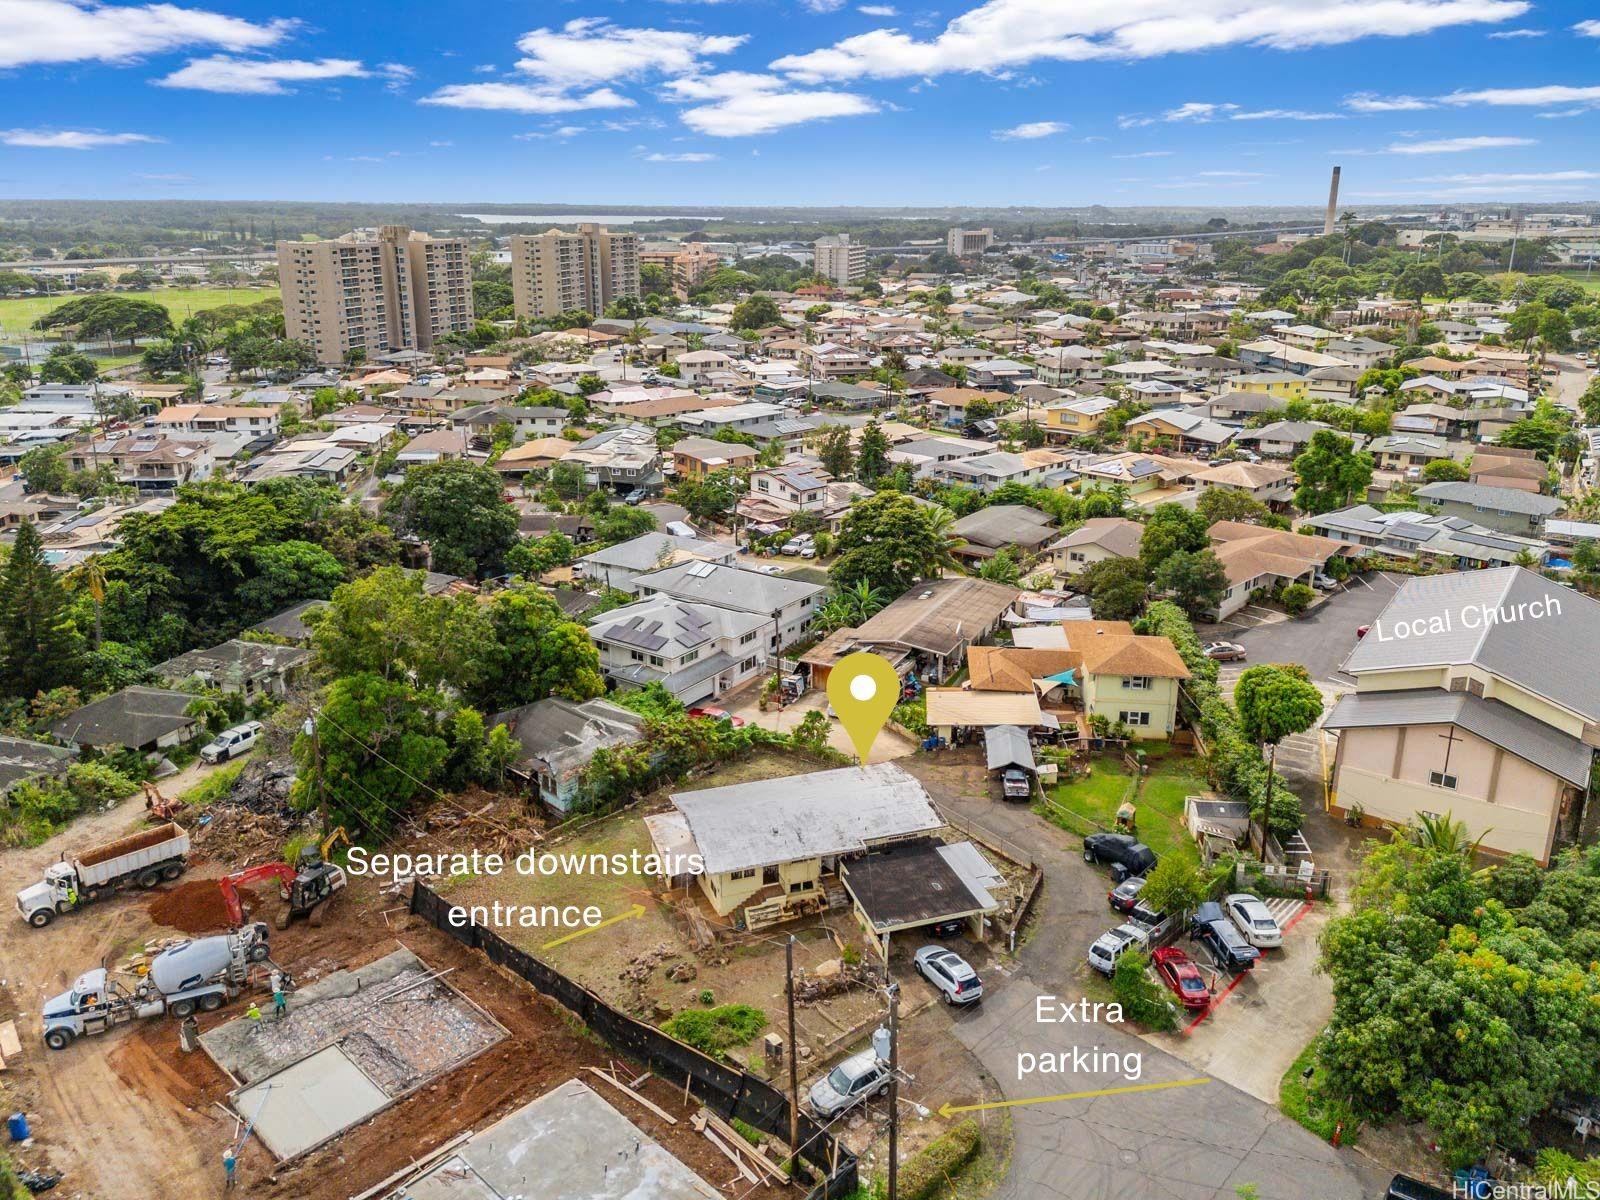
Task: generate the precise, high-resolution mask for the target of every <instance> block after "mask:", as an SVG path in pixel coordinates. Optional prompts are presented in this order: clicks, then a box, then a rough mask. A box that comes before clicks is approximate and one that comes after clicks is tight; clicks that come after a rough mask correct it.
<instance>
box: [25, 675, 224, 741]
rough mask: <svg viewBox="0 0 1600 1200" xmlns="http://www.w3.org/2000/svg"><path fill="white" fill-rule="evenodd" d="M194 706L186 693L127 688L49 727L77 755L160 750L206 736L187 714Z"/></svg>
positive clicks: (202, 729) (196, 722)
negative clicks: (191, 706) (77, 752)
mask: <svg viewBox="0 0 1600 1200" xmlns="http://www.w3.org/2000/svg"><path fill="white" fill-rule="evenodd" d="M193 703H194V696H192V695H191V694H190V693H188V692H173V691H167V690H165V689H163V688H150V687H125V688H123V689H122V690H121V691H120V692H112V693H111V695H109V696H103V697H101V698H100V699H99V700H96V701H94V703H92V704H85V705H84V706H83V707H82V708H79V709H74V710H73V711H72V712H70V713H68V714H67V715H66V716H64V717H62V718H60V719H59V720H56V721H53V722H51V725H50V734H51V736H52V737H54V738H55V739H56V740H57V741H59V742H62V743H65V744H66V745H69V746H76V747H77V748H78V749H80V750H87V749H91V748H92V749H95V750H105V751H110V750H120V749H127V750H140V751H145V752H149V751H154V750H164V749H166V748H167V747H169V746H177V745H180V744H182V743H183V742H186V741H188V740H189V739H190V738H192V737H196V736H198V735H199V734H200V733H201V732H203V731H204V728H205V727H204V726H203V725H202V724H201V723H200V720H199V718H197V717H191V716H189V715H188V714H187V713H186V711H185V710H186V709H188V707H189V705H191V704H193Z"/></svg>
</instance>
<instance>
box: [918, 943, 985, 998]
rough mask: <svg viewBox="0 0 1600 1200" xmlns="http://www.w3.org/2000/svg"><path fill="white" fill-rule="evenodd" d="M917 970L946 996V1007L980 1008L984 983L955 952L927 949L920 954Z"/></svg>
mask: <svg viewBox="0 0 1600 1200" xmlns="http://www.w3.org/2000/svg"><path fill="white" fill-rule="evenodd" d="M916 964H917V970H918V971H919V972H920V973H921V975H922V977H923V978H924V979H926V980H927V981H928V982H929V983H931V984H933V986H934V987H936V988H938V989H939V992H940V994H941V995H943V996H944V1002H945V1003H946V1004H976V1003H977V1002H978V1001H979V1000H982V999H983V980H981V979H979V978H978V973H977V972H976V971H974V970H973V969H972V968H971V967H969V966H968V965H967V962H966V960H965V959H964V958H962V957H961V956H960V955H959V954H957V953H956V952H955V951H954V950H947V949H945V947H943V946H924V947H923V948H922V949H921V950H918V951H917V954H916Z"/></svg>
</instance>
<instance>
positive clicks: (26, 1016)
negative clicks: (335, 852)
mask: <svg viewBox="0 0 1600 1200" xmlns="http://www.w3.org/2000/svg"><path fill="white" fill-rule="evenodd" d="M139 812H140V810H139V808H138V807H137V806H126V805H125V806H124V807H123V808H122V809H120V810H118V811H116V812H113V813H109V814H102V815H100V816H96V817H93V818H89V819H86V820H85V821H82V822H79V823H78V824H77V825H76V826H74V827H73V829H72V830H70V831H69V833H68V834H67V835H65V836H64V838H63V839H60V840H59V844H56V843H47V844H46V845H45V846H41V847H38V848H36V849H34V850H31V851H18V852H12V853H8V854H6V855H4V856H0V887H3V888H4V889H7V891H8V893H9V891H14V890H16V889H17V888H19V887H21V886H23V885H24V884H25V883H27V882H29V881H30V879H31V878H35V877H37V876H36V873H37V872H38V871H39V870H40V869H41V868H42V867H43V865H44V863H46V862H49V861H51V860H53V859H55V858H56V857H57V856H58V855H59V854H60V853H61V851H62V850H64V849H67V848H68V847H69V846H74V847H75V846H79V845H83V844H86V843H93V842H97V841H102V840H106V839H109V838H111V837H114V836H117V835H120V834H121V833H123V832H126V831H127V829H128V828H129V827H130V826H131V825H132V824H133V823H134V822H135V820H136V818H137V816H138V815H139ZM222 869H223V868H222V867H221V865H220V864H216V863H210V864H207V863H199V864H197V865H196V866H195V868H194V869H193V870H191V871H190V873H189V875H188V876H186V878H185V881H184V883H189V884H191V885H192V884H193V883H194V882H195V881H197V880H199V879H202V878H205V877H206V876H208V875H215V874H219V873H221V871H222ZM184 883H179V884H176V885H172V887H171V888H170V889H162V890H158V892H157V894H156V895H155V896H151V895H147V894H129V895H124V896H120V897H118V898H116V899H113V900H110V901H107V902H105V903H104V904H102V905H100V906H97V907H95V908H92V909H89V910H87V911H85V912H79V913H71V914H68V915H67V916H65V917H63V918H62V919H60V920H58V921H57V922H55V923H54V924H52V925H51V926H50V927H48V928H47V929H44V930H31V929H27V928H26V927H24V926H23V925H22V923H21V922H20V921H17V922H16V923H15V926H14V927H13V928H11V929H10V930H9V931H8V932H7V934H6V939H5V940H6V942H7V947H8V948H7V953H6V954H5V961H4V966H3V974H4V976H5V978H4V985H5V986H4V988H3V989H0V1017H12V1016H15V1017H16V1018H17V1023H18V1031H19V1033H20V1034H21V1035H22V1038H23V1045H24V1053H23V1056H22V1058H21V1059H20V1060H14V1061H13V1062H11V1063H10V1064H8V1066H10V1068H11V1069H9V1070H8V1071H7V1072H5V1073H4V1075H0V1106H3V1107H5V1109H6V1111H8V1112H9V1111H14V1110H16V1109H22V1110H24V1111H26V1112H28V1113H29V1115H30V1121H31V1123H32V1125H33V1128H34V1132H35V1135H36V1136H35V1141H34V1143H33V1144H32V1145H31V1146H30V1147H28V1148H26V1149H23V1150H21V1151H19V1152H18V1153H17V1154H16V1156H15V1157H16V1158H17V1159H18V1160H19V1161H20V1162H21V1163H22V1164H23V1165H28V1166H48V1167H50V1168H51V1169H53V1170H56V1171H60V1172H62V1173H63V1175H64V1178H63V1180H62V1183H61V1185H60V1187H59V1188H58V1189H57V1191H56V1193H55V1194H57V1195H60V1196H62V1197H63V1200H69V1198H72V1197H79V1198H84V1200H110V1198H111V1197H114V1196H119V1195H126V1194H128V1188H129V1182H130V1181H131V1180H138V1181H139V1184H138V1187H139V1189H140V1190H141V1192H142V1194H149V1195H159V1196H185V1197H191V1196H192V1197H208V1196H216V1195H220V1194H221V1192H222V1166H221V1156H222V1150H223V1147H224V1146H225V1145H226V1144H227V1143H228V1141H229V1140H230V1139H231V1138H232V1137H233V1135H234V1130H235V1122H234V1119H233V1118H232V1117H231V1116H229V1115H225V1114H224V1113H223V1112H222V1111H221V1110H220V1109H219V1108H218V1107H217V1105H218V1104H219V1103H220V1102H222V1101H224V1099H225V1097H226V1096H227V1094H228V1092H229V1091H230V1089H231V1088H232V1086H233V1085H232V1082H231V1081H230V1080H229V1079H228V1078H227V1077H226V1076H225V1075H224V1074H223V1073H222V1072H221V1071H220V1070H219V1069H217V1068H216V1067H215V1066H213V1065H212V1064H211V1062H210V1061H209V1060H208V1059H207V1058H206V1057H205V1055H204V1054H203V1053H201V1052H195V1053H192V1054H185V1053H184V1052H182V1051H181V1050H180V1049H179V1048H178V1044H177V1026H176V1023H175V1022H172V1021H170V1020H157V1019H150V1020H146V1021H142V1022H138V1023H136V1024H134V1025H131V1026H125V1027H123V1028H120V1029H117V1030H114V1031H113V1032H111V1033H110V1034H107V1035H104V1036H102V1037H99V1038H95V1039H92V1040H87V1041H84V1042H80V1043H77V1044H75V1045H73V1046H71V1047H69V1048H68V1049H67V1050H65V1051H63V1052H61V1053H59V1054H50V1053H49V1052H48V1051H46V1050H45V1049H44V1048H43V1046H42V1044H41V1043H40V1041H39V1040H38V1014H39V1004H40V1000H41V999H43V998H45V997H48V996H49V995H53V994H54V993H55V992H58V991H60V990H63V989H64V988H66V987H68V986H70V984H71V982H72V979H73V977H74V976H75V975H76V974H77V973H78V972H79V971H82V970H84V969H86V968H88V967H90V966H93V965H95V964H96V963H98V962H99V961H100V960H101V958H102V956H106V957H107V958H109V959H110V960H111V961H115V960H117V959H120V958H121V957H122V956H123V955H125V954H126V953H128V952H129V951H131V950H133V949H136V948H137V947H138V946H140V945H142V944H143V943H144V942H145V941H147V940H149V939H152V938H155V937H161V936H169V935H170V934H171V933H172V932H173V930H172V929H171V928H163V927H162V926H160V925H158V924H157V923H156V921H155V920H154V919H153V918H152V916H151V914H150V911H149V910H150V908H151V907H153V906H155V907H158V909H159V910H163V911H164V910H165V909H167V908H169V907H171V904H172V902H171V900H169V899H167V897H166V896H164V895H163V894H162V893H163V891H166V892H169V893H170V892H176V891H177V890H178V889H179V888H182V887H183V886H184ZM191 890H192V889H191ZM276 903H277V901H276V898H275V897H272V896H267V897H265V898H264V899H263V901H262V902H261V904H260V905H259V908H258V913H257V915H258V916H262V917H265V918H267V919H269V920H270V917H271V916H272V915H273V910H274V907H275V905H276ZM401 903H402V902H401V901H400V900H397V899H395V898H393V897H387V896H382V895H380V894H379V893H378V892H377V889H376V886H375V884H374V883H373V882H372V881H370V880H359V879H353V880H352V881H351V885H350V887H349V888H348V889H347V891H346V893H345V894H344V895H343V896H341V897H340V899H339V900H337V901H336V902H335V907H334V909H333V910H331V911H330V913H329V914H328V918H327V921H326V923H325V924H324V925H323V926H322V927H321V928H314V927H312V926H311V925H310V924H309V923H307V922H296V923H295V924H293V925H292V926H291V927H290V928H289V929H287V930H284V931H280V932H274V933H273V935H272V946H273V956H274V958H275V959H277V960H279V961H281V962H282V963H283V964H284V965H285V966H286V967H288V968H289V969H290V970H291V971H292V972H294V973H295V974H296V975H297V976H298V977H299V978H300V979H301V980H302V981H306V980H310V979H315V978H318V977H321V976H322V975H325V974H327V973H329V972H331V971H333V970H336V969H338V968H340V967H353V966H359V965H361V964H363V963H365V962H368V961H370V960H372V959H375V958H378V957H381V956H382V955H384V954H387V953H389V952H390V951H391V950H393V949H395V947H396V945H397V943H398V944H399V945H404V946H406V947H408V948H409V949H411V950H412V951H413V952H415V953H416V954H417V955H418V956H419V957H421V958H422V959H423V960H424V961H425V962H427V963H428V964H429V965H430V966H433V967H436V968H440V969H451V974H450V976H449V979H450V982H451V983H452V984H453V985H454V986H455V987H456V988H457V989H459V990H461V991H462V992H464V993H466V994H468V995H470V996H471V997H472V998H473V999H474V1000H475V1001H476V1002H477V1003H478V1004H480V1005H482V1006H483V1008H484V1009H486V1010H487V1011H488V1012H489V1013H490V1014H491V1015H492V1016H493V1017H494V1018H495V1020H497V1021H499V1022H500V1023H501V1024H502V1025H503V1026H504V1027H505V1028H506V1029H507V1030H508V1032H509V1035H510V1036H508V1037H507V1038H506V1039H505V1040H504V1041H502V1042H500V1043H498V1044H497V1045H495V1046H493V1047H492V1048H491V1049H489V1050H488V1051H486V1052H485V1053H483V1054H481V1055H479V1056H478V1057H477V1058H474V1059H473V1060H472V1061H471V1062H469V1063H467V1064H466V1065H465V1066H463V1067H461V1068H459V1069H456V1070H454V1071H447V1072H446V1073H444V1074H442V1075H440V1076H439V1077H437V1078H436V1079H434V1080H433V1081H431V1082H429V1083H427V1084H425V1085H424V1086H423V1087H421V1088H420V1089H418V1090H417V1091H415V1092H412V1093H411V1094H409V1095H407V1096H405V1097H404V1098H403V1099H401V1100H400V1101H399V1102H398V1103H397V1104H395V1105H394V1106H392V1107H390V1108H388V1109H386V1110H385V1111H383V1112H382V1113H379V1114H378V1115H376V1116H375V1117H373V1118H372V1119H371V1120H370V1121H368V1122H366V1123H365V1124H363V1125H360V1126H358V1127H356V1128H355V1129H352V1130H351V1131H349V1132H348V1133H347V1134H345V1135H344V1136H343V1137H341V1138H339V1139H338V1140H336V1141H334V1142H333V1143H331V1144H330V1145H328V1146H327V1147H325V1148H323V1149H322V1150H319V1151H315V1152H313V1153H312V1154H311V1155H309V1156H308V1157H306V1158H305V1159H303V1160H300V1161H297V1162H295V1163H292V1164H290V1165H289V1166H288V1167H285V1168H282V1169H276V1170H275V1168H276V1164H275V1163H274V1162H273V1161H272V1159H271V1156H270V1155H269V1154H268V1153H267V1151H266V1150H265V1149H264V1148H262V1147H261V1146H260V1145H259V1144H256V1143H254V1142H252V1143H251V1144H250V1145H248V1146H247V1147H246V1148H245V1151H244V1153H243V1155H242V1157H241V1161H240V1171H239V1175H240V1188H239V1191H240V1192H241V1193H242V1194H244V1195H247V1196H257V1197H271V1198H273V1200H279V1198H281V1200H289V1198H291V1197H292V1198H294V1200H345V1198H347V1197H349V1196H351V1195H353V1194H355V1193H357V1192H360V1191H362V1190H364V1189H365V1188H368V1187H370V1186H372V1185H373V1184H374V1183H376V1182H377V1181H379V1180H380V1179H383V1178H384V1177H386V1176H387V1175H389V1174H391V1173H392V1172H394V1171H396V1170H398V1169H400V1168H402V1167H404V1166H406V1165H407V1164H408V1163H410V1162H411V1161H413V1160H414V1159H415V1158H417V1157H418V1156H419V1155H422V1154H424V1153H426V1152H427V1151H429V1150H431V1149H432V1148H434V1147H436V1146H438V1145H440V1144H442V1143H443V1142H445V1141H448V1140H449V1139H450V1138H452V1137H454V1136H455V1135H456V1134H457V1133H459V1132H462V1131H465V1130H469V1129H481V1128H484V1127H486V1126H487V1125H488V1124H490V1123H491V1122H492V1121H494V1120H497V1119H498V1118H500V1117H501V1116H503V1115H505V1114H506V1113H507V1112H509V1111H511V1110H512V1109H514V1108H516V1107H519V1106H520V1105H522V1104H524V1103H526V1102H527V1101H529V1100H531V1099H533V1098H534V1097H536V1096H538V1095H541V1094H542V1093H544V1092H545V1091H548V1090H549V1089H550V1088H552V1087H554V1086H556V1085H557V1084H559V1083H561V1082H562V1081H564V1080H566V1079H569V1078H572V1077H573V1076H574V1075H575V1074H579V1073H583V1074H584V1075H585V1077H586V1079H587V1080H589V1081H591V1082H592V1081H594V1077H593V1076H590V1075H587V1073H584V1072H582V1068H583V1067H584V1066H585V1065H596V1066H604V1065H606V1064H607V1063H609V1062H611V1061H612V1060H614V1059H617V1058H618V1056H616V1055H613V1054H611V1053H609V1052H608V1050H607V1048H606V1047H605V1046H604V1045H603V1044H602V1043H600V1042H599V1041H597V1040H595V1039H594V1038H592V1037H590V1036H588V1035H586V1034H585V1032H584V1031H583V1030H582V1029H581V1027H579V1026H578V1025H577V1024H576V1023H575V1022H574V1021H573V1020H572V1018H571V1017H570V1016H569V1015H568V1014H567V1013H566V1012H565V1010H562V1009H560V1008H559V1007H558V1006H556V1005H554V1004H553V1003H552V1002H550V1001H547V1000H545V999H543V998H542V997H540V996H538V994H537V993H535V992H534V991H533V989H532V988H530V987H529V986H528V985H527V984H525V983H523V982H522V981H521V980H519V979H517V978H516V977H514V976H511V975H509V974H506V973H504V972H501V971H499V970H498V969H496V968H494V967H492V966H490V965H489V964H488V962H487V960H486V959H485V958H484V957H483V956H482V955H481V954H479V953H478V952H476V951H469V950H466V949H465V948H463V947H462V946H460V945H459V943H457V942H455V941H454V940H453V939H451V938H449V937H447V936H446V935H444V934H441V933H439V932H438V931H436V930H434V929H432V928H430V927H428V926H426V925H424V924H422V923H421V922H420V921H417V920H416V919H415V918H412V917H411V916H410V915H409V914H408V913H406V912H405V911H404V910H403V908H400V907H398V906H399V905H400V904H401ZM186 923H192V922H186ZM13 947H18V948H26V953H16V952H14V951H13V949H12V948H13ZM242 1006H243V1001H242V1000H241V1001H236V1002H235V1003H234V1004H232V1005H229V1006H228V1007H227V1008H226V1009H224V1010H223V1011H221V1012H218V1013H215V1014H210V1015H208V1016H205V1017H203V1018H202V1029H206V1028H209V1027H211V1026H212V1025H214V1024H220V1023H222V1022H224V1021H227V1020H229V1019H232V1018H234V1017H237V1016H238V1015H239V1013H240V1011H242ZM47 1054H48V1058H46V1055H47ZM619 1061H620V1060H619ZM628 1073H629V1074H630V1075H631V1074H632V1073H633V1072H632V1071H631V1070H630V1071H629V1072H628ZM596 1086H597V1087H598V1088H599V1089H600V1090H601V1091H602V1092H606V1091H609V1089H608V1088H607V1085H605V1084H604V1083H598V1084H596ZM640 1090H641V1091H643V1092H644V1093H645V1094H646V1095H648V1096H649V1097H650V1098H651V1099H652V1100H653V1101H654V1102H655V1103H657V1104H658V1105H660V1106H662V1107H663V1108H666V1109H668V1110H669V1111H672V1112H674V1113H676V1114H678V1115H679V1116H680V1118H682V1117H684V1116H687V1115H688V1114H687V1112H686V1111H685V1110H684V1108H683V1106H682V1103H681V1100H682V1093H681V1092H675V1091H674V1089H673V1088H671V1087H669V1086H668V1085H666V1084H665V1083H663V1082H661V1081H659V1080H652V1081H650V1082H648V1083H646V1084H644V1085H643V1087H642V1088H641V1089H640ZM606 1098H607V1100H608V1101H610V1102H611V1103H613V1104H614V1105H615V1106H616V1107H617V1108H618V1109H619V1110H621V1111H622V1112H623V1113H624V1114H625V1115H626V1116H627V1117H628V1118H629V1119H630V1120H633V1121H634V1122H635V1123H636V1124H638V1125H639V1126H640V1127H641V1128H642V1129H644V1130H645V1131H646V1132H647V1133H649V1134H650V1136H651V1137H653V1138H655V1139H656V1140H657V1141H659V1142H661V1143H662V1144H663V1145H665V1146H666V1147H667V1148H668V1149H670V1150H671V1151H672V1152H673V1153H674V1154H676V1155H678V1156H679V1157H680V1158H681V1159H683V1160H684V1161H685V1162H686V1163H688V1164H689V1165H690V1166H691V1167H692V1168H694V1169H695V1170H696V1171H697V1172H699V1173H700V1174H701V1175H702V1176H703V1177H704V1178H705V1179H707V1180H708V1181H709V1182H711V1183H713V1184H714V1185H716V1186H719V1187H723V1186H724V1185H727V1184H729V1183H730V1179H729V1176H731V1175H732V1174H733V1173H734V1172H733V1169H732V1167H731V1166H730V1165H729V1164H728V1162H727V1160H726V1159H724V1158H723V1157H722V1156H721V1155H720V1154H719V1153H718V1152H717V1151H716V1150H715V1149H714V1148H713V1147H712V1146H710V1144H709V1143H707V1142H706V1141H705V1140H704V1139H703V1138H701V1137H699V1136H698V1135H696V1134H693V1133H692V1131H689V1129H688V1125H687V1123H686V1122H681V1123H680V1124H679V1125H678V1126H676V1127H669V1126H667V1125H666V1123H665V1122H663V1121H661V1120H660V1119H659V1118H657V1117H655V1116H653V1115H652V1114H650V1113H648V1112H647V1111H645V1110H644V1109H643V1108H641V1107H640V1106H638V1105H636V1104H635V1103H634V1102H633V1101H631V1100H629V1099H627V1098H626V1097H624V1096H622V1095H621V1094H610V1095H607V1097H606ZM693 1107H695V1106H694V1105H691V1106H690V1108H691V1109H692V1108H693ZM745 1186H746V1185H745V1181H744V1180H742V1179H740V1180H739V1181H738V1186H737V1187H733V1188H726V1189H725V1190H726V1192H727V1194H728V1195H729V1196H734V1195H748V1196H751V1197H752V1198H754V1197H767V1196H773V1195H776V1192H775V1191H773V1190H771V1189H766V1188H762V1189H756V1190H754V1191H751V1192H745V1191H744V1187H745Z"/></svg>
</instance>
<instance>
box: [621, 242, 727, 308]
mask: <svg viewBox="0 0 1600 1200" xmlns="http://www.w3.org/2000/svg"><path fill="white" fill-rule="evenodd" d="M639 265H640V266H641V267H648V266H657V267H660V268H662V269H663V270H664V271H666V273H667V278H668V279H669V280H670V281H671V283H672V294H673V295H675V296H676V297H677V298H678V299H680V300H687V299H688V298H689V292H690V291H691V289H693V288H694V287H695V286H697V285H698V284H699V282H700V281H701V280H702V279H704V278H705V277H706V276H707V275H709V274H711V272H713V271H715V270H717V268H719V267H721V266H722V255H721V254H719V253H718V252H717V251H715V250H711V249H708V248H707V247H706V246H705V245H704V243H701V242H682V243H679V242H670V243H667V244H666V245H653V246H650V245H647V246H644V247H642V248H641V249H640V251H639Z"/></svg>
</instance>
